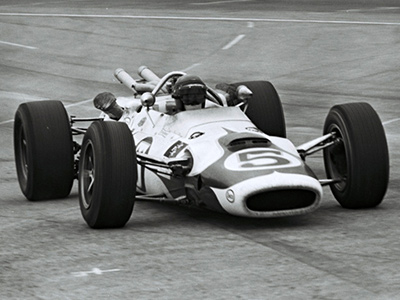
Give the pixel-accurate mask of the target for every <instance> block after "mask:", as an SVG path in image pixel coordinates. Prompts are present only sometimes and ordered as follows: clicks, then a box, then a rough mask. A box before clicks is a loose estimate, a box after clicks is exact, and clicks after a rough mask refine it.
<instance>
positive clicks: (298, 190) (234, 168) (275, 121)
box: [14, 66, 389, 228]
mask: <svg viewBox="0 0 400 300" xmlns="http://www.w3.org/2000/svg"><path fill="white" fill-rule="evenodd" d="M138 73H139V75H140V77H141V79H140V80H134V79H133V78H132V77H131V76H130V75H129V74H128V73H126V72H125V71H124V70H123V69H117V70H116V71H115V74H114V75H115V76H116V78H117V79H118V80H119V81H120V82H121V83H123V84H124V85H126V86H127V87H128V88H129V89H131V91H132V93H133V96H132V97H118V98H116V97H115V96H114V95H112V94H111V93H107V92H105V93H101V94H99V95H97V96H96V97H95V98H94V105H95V107H96V108H98V109H100V110H101V112H100V116H96V117H94V118H91V119H88V118H77V117H74V116H68V114H67V112H66V109H65V107H64V106H63V104H62V103H61V102H60V101H37V102H28V103H23V104H21V105H20V106H19V107H18V109H17V111H16V114H15V123H14V149H15V160H16V169H17V174H18V180H19V184H20V187H21V190H22V192H23V194H24V195H25V196H26V197H27V198H28V199H29V200H43V199H55V198H62V197H66V196H68V195H69V194H70V191H71V188H72V185H73V181H74V179H76V178H77V179H78V181H79V185H78V186H79V202H80V208H81V212H82V215H83V218H84V219H85V221H86V222H87V224H88V225H89V226H90V227H92V228H114V227H122V226H124V225H125V224H126V223H127V222H128V220H129V219H130V217H131V214H132V211H133V206H134V202H135V200H137V199H146V200H158V201H174V202H179V203H182V204H188V205H193V206H197V207H204V208H209V209H212V210H215V211H219V212H226V213H229V214H232V215H236V216H243V217H255V218H267V217H278V216H292V215H300V214H306V213H309V212H312V211H314V210H315V209H316V208H317V207H318V206H319V204H320V201H321V197H322V187H323V186H324V185H329V186H330V188H331V190H332V192H333V195H334V196H335V198H336V199H337V200H338V202H339V203H340V205H341V206H343V207H345V208H368V207H375V206H377V205H379V204H380V203H381V201H382V199H383V198H384V195H385V192H386V189H387V185H388V180H389V154H388V147H387V142H386V136H385V132H384V129H383V126H382V123H381V121H380V118H379V116H378V114H377V113H376V111H375V110H374V109H373V108H372V107H371V106H370V105H369V104H367V103H346V104H341V105H336V106H334V107H332V108H331V109H330V111H329V113H328V115H327V117H326V120H325V124H324V127H323V134H322V136H321V137H319V138H317V139H314V140H312V141H310V142H307V143H304V144H302V145H300V146H297V147H295V146H294V145H293V143H292V142H291V141H289V140H288V139H287V138H286V125H285V119H284V113H283V109H282V104H281V101H280V99H279V96H278V94H277V92H276V90H275V88H274V86H273V85H272V84H271V83H270V82H267V81H248V82H238V83H232V84H226V83H221V84H218V85H217V86H216V87H215V88H211V87H210V86H208V85H206V84H205V83H204V82H203V81H202V80H201V79H200V78H198V77H197V76H191V75H187V74H185V73H183V72H179V71H174V72H170V73H168V74H166V75H165V76H163V77H162V78H159V77H158V76H157V75H155V74H154V73H153V72H152V71H151V70H150V69H148V68H147V67H144V66H143V67H140V68H139V72H138ZM81 122H90V126H86V127H85V126H84V127H82V125H81V126H77V124H82V123H81ZM317 151H323V158H324V165H325V170H326V178H324V179H319V178H317V176H316V175H315V174H314V172H313V171H312V170H311V169H310V167H309V166H308V165H307V164H306V157H307V156H308V155H311V154H313V153H315V152H317Z"/></svg>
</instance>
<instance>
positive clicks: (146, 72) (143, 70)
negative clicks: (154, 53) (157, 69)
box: [138, 66, 161, 83]
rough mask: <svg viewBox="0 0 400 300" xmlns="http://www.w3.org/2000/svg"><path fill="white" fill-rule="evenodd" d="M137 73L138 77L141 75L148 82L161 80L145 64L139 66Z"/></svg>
mask: <svg viewBox="0 0 400 300" xmlns="http://www.w3.org/2000/svg"><path fill="white" fill-rule="evenodd" d="M138 74H139V76H140V77H142V78H143V79H145V80H147V81H149V82H151V81H154V82H157V83H158V82H159V81H160V80H161V79H160V77H158V76H157V75H156V74H154V72H153V71H152V70H150V69H149V68H148V67H146V66H141V67H139V69H138Z"/></svg>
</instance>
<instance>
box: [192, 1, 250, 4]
mask: <svg viewBox="0 0 400 300" xmlns="http://www.w3.org/2000/svg"><path fill="white" fill-rule="evenodd" d="M250 1H252V0H225V1H213V2H197V3H190V5H214V4H227V3H237V2H250Z"/></svg>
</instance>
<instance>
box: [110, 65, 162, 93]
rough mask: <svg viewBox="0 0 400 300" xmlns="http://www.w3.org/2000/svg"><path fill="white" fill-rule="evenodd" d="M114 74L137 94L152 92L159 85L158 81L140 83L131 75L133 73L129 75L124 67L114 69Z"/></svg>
mask: <svg viewBox="0 0 400 300" xmlns="http://www.w3.org/2000/svg"><path fill="white" fill-rule="evenodd" d="M150 72H151V71H150ZM154 75H155V74H154ZM114 76H115V77H116V78H117V79H118V81H119V82H121V83H122V84H123V85H125V86H126V87H128V88H129V89H130V90H132V91H133V93H134V95H135V96H136V95H137V94H138V92H139V93H144V92H152V91H153V89H154V88H155V86H156V85H157V83H138V82H136V80H135V79H133V78H132V77H131V75H129V74H128V73H127V72H125V70H124V69H121V68H118V69H116V70H115V71H114ZM155 76H156V75H155Z"/></svg>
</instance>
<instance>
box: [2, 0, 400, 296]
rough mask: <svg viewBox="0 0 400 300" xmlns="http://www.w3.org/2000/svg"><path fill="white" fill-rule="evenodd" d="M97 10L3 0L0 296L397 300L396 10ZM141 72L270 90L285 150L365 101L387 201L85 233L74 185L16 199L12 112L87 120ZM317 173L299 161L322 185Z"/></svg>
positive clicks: (399, 49)
mask: <svg viewBox="0 0 400 300" xmlns="http://www.w3.org/2000/svg"><path fill="white" fill-rule="evenodd" d="M110 2H111V1H89V0H88V1H84V0H81V1H78V0H75V1H57V0H53V1H51V0H40V1H39V0H37V1H36V2H35V1H28V0H25V1H20V0H18V1H15V0H12V1H11V0H2V1H1V4H0V25H1V27H0V28H1V29H0V33H1V34H0V53H1V54H0V64H1V67H0V82H1V84H0V106H1V110H0V138H1V152H0V168H1V174H0V178H1V179H0V235H1V236H0V298H1V299H399V298H400V239H399V228H400V218H399V214H400V203H399V201H398V200H399V194H400V192H399V186H400V175H399V168H400V157H399V151H398V149H399V148H400V138H399V130H398V129H399V125H400V106H399V95H400V84H399V82H400V6H399V4H398V2H397V1H334V3H335V4H332V2H333V1H251V0H249V1H240V0H236V1H234V0H231V1H229V0H226V1H224V0H221V1H212V0H210V1H199V0H192V1H182V0H181V1H178V0H169V1H154V0H151V1H142V2H140V3H136V2H138V1H128V0H116V1H112V4H111V5H110V4H109V3H110ZM107 3H108V4H107ZM140 65H147V66H149V67H150V68H152V69H153V70H154V71H155V72H156V73H158V74H159V75H163V74H165V73H167V72H169V71H172V70H186V71H187V72H189V73H193V74H197V75H199V76H201V77H202V78H203V79H204V80H205V81H206V82H208V83H210V84H216V83H218V82H221V81H225V82H235V81H241V80H260V79H265V80H270V81H271V82H272V83H273V84H274V85H275V86H276V88H277V90H278V92H279V94H280V96H281V99H282V102H283V105H284V110H285V115H286V119H287V128H288V136H289V138H291V139H292V140H293V142H294V143H295V144H296V145H299V144H301V143H303V142H305V141H308V140H310V139H312V138H315V137H318V136H319V135H320V134H321V131H322V125H323V122H324V119H325V116H326V114H327V112H328V110H329V108H330V107H331V106H332V105H334V104H337V103H347V102H357V101H365V102H368V103H370V104H371V105H372V106H373V107H374V108H375V109H376V110H377V111H378V113H379V115H380V117H381V120H382V122H383V124H384V126H385V130H386V135H387V139H388V143H389V151H390V158H391V160H390V165H391V175H390V176H391V177H390V184H389V189H388V191H387V194H386V197H385V200H384V201H383V203H382V204H381V205H380V206H379V207H377V208H375V209H368V210H345V209H343V208H341V207H340V206H339V205H338V203H337V202H336V201H335V200H334V198H333V196H332V195H331V193H330V190H329V188H324V199H323V203H322V205H321V207H320V209H319V210H317V211H316V212H314V213H312V214H309V215H306V216H300V217H291V218H280V219H267V220H252V219H243V218H237V217H231V216H228V215H222V214H217V213H213V212H208V211H202V210H195V209H189V208H186V207H181V206H176V205H169V204H162V203H154V202H136V204H135V209H134V213H133V215H132V218H131V220H130V221H129V223H128V224H127V226H126V227H125V228H123V229H118V230H91V229H89V228H88V227H87V225H86V223H85V222H84V220H83V218H82V217H81V214H80V210H79V206H78V197H77V188H76V185H75V186H74V188H73V191H72V193H71V195H70V197H68V198H67V199H62V200H52V201H43V202H36V203H33V202H29V201H27V200H26V199H25V198H24V196H23V195H22V193H21V192H20V189H19V186H18V183H17V178H16V172H15V165H14V155H13V142H12V131H13V129H12V128H13V117H14V112H15V110H16V109H17V107H18V105H19V104H20V103H22V102H26V101H34V100H38V99H58V100H62V101H63V103H64V104H65V106H66V107H67V110H68V112H69V113H70V114H73V115H78V116H97V115H98V112H97V111H96V110H95V109H94V108H93V107H92V104H91V101H90V99H92V98H93V97H94V96H95V95H96V94H97V93H99V92H102V91H111V92H113V93H115V94H117V95H119V96H123V95H129V91H128V90H127V89H125V88H124V87H123V86H121V85H120V84H119V83H117V82H116V81H115V80H114V79H113V76H112V73H113V71H114V69H116V68H118V67H123V68H124V69H125V70H127V71H128V72H131V73H135V72H136V69H137V67H139V66H140ZM321 162H322V157H321V155H316V156H315V157H314V158H312V159H311V160H310V164H311V165H312V166H313V167H314V168H315V169H316V171H317V173H318V174H321V175H323V172H324V171H323V166H322V163H321ZM366 163H368V162H366Z"/></svg>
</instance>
